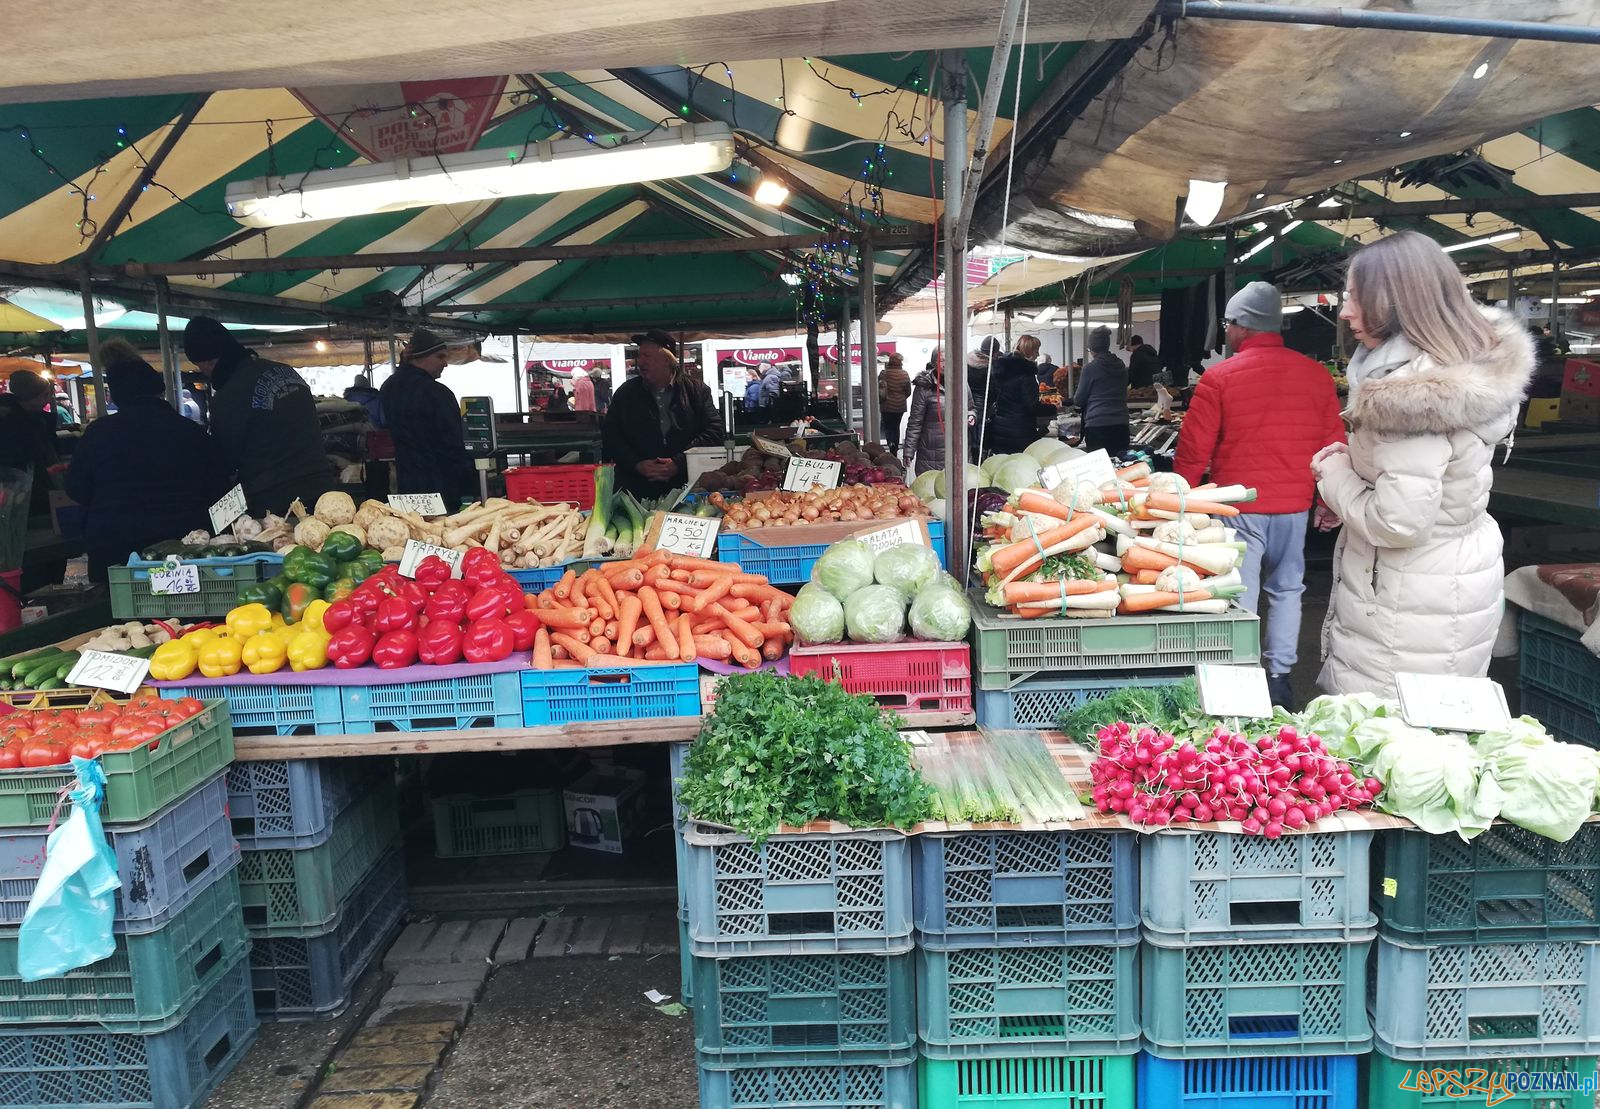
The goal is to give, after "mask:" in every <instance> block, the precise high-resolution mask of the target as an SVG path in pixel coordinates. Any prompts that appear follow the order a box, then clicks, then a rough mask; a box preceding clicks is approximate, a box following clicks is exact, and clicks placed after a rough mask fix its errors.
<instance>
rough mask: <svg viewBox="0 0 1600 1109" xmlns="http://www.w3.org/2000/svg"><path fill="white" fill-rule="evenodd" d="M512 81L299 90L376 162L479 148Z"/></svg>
mask: <svg viewBox="0 0 1600 1109" xmlns="http://www.w3.org/2000/svg"><path fill="white" fill-rule="evenodd" d="M505 87H506V78H505V77H504V76H500V77H461V78H456V79H454V80H445V81H395V82H387V83H380V84H371V85H337V86H333V87H330V88H318V89H295V90H293V91H294V94H295V96H296V97H297V98H299V100H300V102H301V103H302V104H304V105H305V106H306V107H307V108H310V109H311V110H312V111H313V112H315V113H316V114H317V116H318V118H320V119H321V120H322V122H324V123H326V124H327V125H328V126H329V127H331V128H333V129H334V131H336V132H337V133H338V134H339V137H340V138H342V139H344V140H345V141H346V142H348V143H349V144H350V145H351V146H353V147H355V148H356V149H357V150H358V151H360V152H361V153H362V154H364V155H365V156H366V157H367V158H369V159H371V160H372V161H374V162H393V161H397V160H399V159H401V158H422V157H428V156H430V155H434V154H459V153H461V152H462V151H463V150H471V149H472V148H473V147H474V146H476V145H477V142H478V139H479V137H481V136H482V134H483V131H484V128H485V127H487V126H488V124H489V120H490V119H492V118H493V117H494V110H495V106H496V105H498V104H499V103H500V96H501V94H502V93H504V92H505Z"/></svg>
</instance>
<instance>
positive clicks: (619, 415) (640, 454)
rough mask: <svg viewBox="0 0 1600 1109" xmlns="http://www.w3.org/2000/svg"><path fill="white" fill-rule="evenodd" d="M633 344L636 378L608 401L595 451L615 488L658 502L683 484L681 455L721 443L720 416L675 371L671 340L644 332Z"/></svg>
mask: <svg viewBox="0 0 1600 1109" xmlns="http://www.w3.org/2000/svg"><path fill="white" fill-rule="evenodd" d="M633 341H634V343H635V344H637V345H638V347H639V358H638V365H639V373H638V376H637V377H634V378H631V379H630V380H628V381H625V382H623V384H622V386H621V387H620V388H619V389H618V390H617V395H616V396H615V397H614V398H613V399H612V402H611V411H610V412H609V413H608V414H607V415H606V420H605V424H604V425H603V427H602V429H601V450H602V453H603V455H604V457H605V460H606V461H607V462H614V463H616V467H617V475H616V477H617V485H618V486H620V487H621V488H623V489H626V490H628V492H630V493H632V494H634V495H635V496H638V497H659V496H662V495H663V494H665V493H669V492H671V491H672V490H673V489H674V488H676V487H678V486H680V485H683V484H685V483H686V475H687V474H688V472H689V467H688V462H687V461H686V460H685V458H684V452H685V451H686V450H688V449H689V448H690V447H709V446H714V445H716V444H717V443H718V442H719V441H721V439H722V416H721V414H720V413H719V412H718V411H717V402H716V398H715V397H713V396H712V395H711V390H710V388H709V387H708V386H707V385H706V383H705V382H704V381H701V380H700V379H699V378H698V377H697V376H692V375H690V374H688V373H685V372H684V371H683V370H682V369H681V368H680V367H679V365H678V349H677V344H676V343H674V342H673V340H672V336H670V335H668V334H667V333H666V332H664V331H647V332H645V333H644V334H643V335H635V336H634V337H633ZM774 372H775V371H774Z"/></svg>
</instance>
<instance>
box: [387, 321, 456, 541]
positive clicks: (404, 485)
mask: <svg viewBox="0 0 1600 1109" xmlns="http://www.w3.org/2000/svg"><path fill="white" fill-rule="evenodd" d="M449 364H450V351H449V348H448V347H446V346H445V342H444V340H443V339H441V338H439V336H437V335H435V334H434V333H433V332H431V331H429V330H428V329H427V328H424V327H419V328H417V330H415V331H413V332H412V333H411V341H410V342H409V343H407V344H406V346H405V350H403V351H402V352H401V358H400V364H399V365H397V366H396V367H395V369H394V373H393V374H391V375H390V376H389V380H388V381H385V382H384V383H383V388H382V389H380V390H378V396H379V399H380V400H381V401H382V404H383V418H384V421H385V422H386V423H387V424H388V425H389V434H390V435H392V436H394V468H395V491H396V492H398V493H437V494H439V496H440V497H441V498H443V499H444V508H445V511H446V512H455V511H456V510H457V509H459V508H460V507H461V502H462V501H463V500H465V499H467V498H469V497H471V496H472V494H473V487H474V485H475V484H476V478H475V476H474V473H473V468H472V457H471V456H470V455H469V454H467V441H466V432H465V431H464V430H463V428H462V426H461V402H460V401H459V400H457V399H456V395H455V394H454V393H452V392H451V391H450V387H449V386H448V385H446V384H445V383H444V382H442V381H440V380H439V378H440V377H441V376H442V375H443V374H444V368H445V367H446V366H448V365H449Z"/></svg>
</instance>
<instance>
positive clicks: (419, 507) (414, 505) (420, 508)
mask: <svg viewBox="0 0 1600 1109" xmlns="http://www.w3.org/2000/svg"><path fill="white" fill-rule="evenodd" d="M389 507H390V508H392V509H394V510H395V511H396V512H415V513H416V514H417V515H418V516H443V515H444V512H445V508H444V498H443V497H441V496H440V495H439V494H437V493H390V494H389Z"/></svg>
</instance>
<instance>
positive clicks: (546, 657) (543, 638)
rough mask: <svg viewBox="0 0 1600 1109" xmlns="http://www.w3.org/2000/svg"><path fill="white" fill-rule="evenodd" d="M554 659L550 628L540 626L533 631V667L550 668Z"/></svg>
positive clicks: (539, 668)
mask: <svg viewBox="0 0 1600 1109" xmlns="http://www.w3.org/2000/svg"><path fill="white" fill-rule="evenodd" d="M553 661H554V660H553V659H552V658H551V657H550V629H549V628H540V629H539V630H538V631H536V632H534V633H533V668H534V669H535V670H548V669H550V666H551V663H552V662H553Z"/></svg>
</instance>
